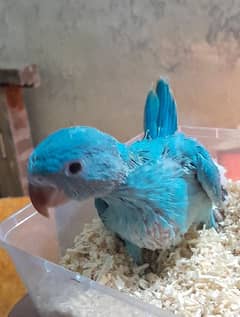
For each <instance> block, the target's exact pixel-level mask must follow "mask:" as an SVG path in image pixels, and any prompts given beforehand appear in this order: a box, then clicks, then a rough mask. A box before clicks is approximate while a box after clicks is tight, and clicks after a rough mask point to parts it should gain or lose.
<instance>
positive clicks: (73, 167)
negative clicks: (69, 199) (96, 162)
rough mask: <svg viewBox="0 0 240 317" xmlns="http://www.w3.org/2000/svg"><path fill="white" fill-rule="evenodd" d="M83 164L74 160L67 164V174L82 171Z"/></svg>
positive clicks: (75, 173)
mask: <svg viewBox="0 0 240 317" xmlns="http://www.w3.org/2000/svg"><path fill="white" fill-rule="evenodd" d="M81 170H82V165H81V163H80V162H72V163H70V164H69V165H68V166H67V170H66V172H67V174H68V175H77V174H79V173H80V172H81Z"/></svg>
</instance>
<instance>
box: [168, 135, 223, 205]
mask: <svg viewBox="0 0 240 317" xmlns="http://www.w3.org/2000/svg"><path fill="white" fill-rule="evenodd" d="M172 140H173V142H172V143H171V144H172V145H173V146H172V147H171V146H170V148H171V150H173V151H172V154H173V155H175V156H176V159H177V160H179V159H180V160H182V162H184V163H183V165H184V164H185V166H186V168H188V169H189V170H193V171H194V172H195V173H196V176H197V179H198V181H199V183H200V184H201V186H202V188H203V189H204V191H205V192H206V193H207V195H208V197H209V198H210V199H211V201H212V202H213V203H214V204H215V205H216V206H217V207H221V205H222V200H223V193H222V186H221V177H220V173H219V169H218V167H217V166H216V164H215V163H214V161H213V159H212V157H211V155H210V154H209V153H208V151H207V150H206V149H205V148H204V147H203V146H202V145H201V144H200V143H199V142H198V141H196V140H194V139H192V138H188V137H185V136H184V134H182V133H178V135H177V136H176V137H175V138H174V139H172Z"/></svg>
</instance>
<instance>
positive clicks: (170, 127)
mask: <svg viewBox="0 0 240 317" xmlns="http://www.w3.org/2000/svg"><path fill="white" fill-rule="evenodd" d="M156 92H157V96H158V99H159V103H160V107H159V113H158V118H157V126H158V128H159V132H158V136H167V135H172V134H174V133H175V132H176V131H177V128H178V125H177V107H176V102H175V99H174V96H173V93H172V91H171V88H170V87H169V84H168V83H167V81H165V80H163V79H160V80H159V81H158V82H157V87H156Z"/></svg>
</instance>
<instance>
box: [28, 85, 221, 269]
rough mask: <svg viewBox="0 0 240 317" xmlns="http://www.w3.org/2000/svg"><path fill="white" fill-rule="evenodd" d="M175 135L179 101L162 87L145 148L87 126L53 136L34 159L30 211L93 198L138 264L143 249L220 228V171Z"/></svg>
mask: <svg viewBox="0 0 240 317" xmlns="http://www.w3.org/2000/svg"><path fill="white" fill-rule="evenodd" d="M177 129H178V124H177V108H176V102H175V99H174V96H173V94H172V92H171V89H170V87H169V84H168V83H167V81H165V80H163V79H160V80H159V81H158V82H157V85H156V89H155V91H154V90H151V91H150V92H149V93H148V96H147V98H146V103H145V110H144V137H143V138H142V140H139V141H136V142H134V143H133V144H130V145H126V144H123V143H120V142H119V141H117V140H116V139H115V138H113V137H112V136H110V135H108V134H106V133H103V132H101V131H99V130H97V129H95V128H91V127H84V126H76V127H70V128H64V129H61V130H59V131H56V132H54V133H53V134H51V135H49V136H48V137H47V138H46V139H45V140H43V141H42V142H41V143H40V144H39V145H38V146H37V147H36V148H35V150H34V151H33V153H32V154H31V156H30V158H29V164H28V178H29V194H30V197H31V200H32V203H33V205H34V206H35V208H36V209H37V210H38V211H39V212H40V213H41V214H43V215H47V210H48V208H49V207H51V206H57V205H59V204H62V203H64V202H66V201H68V200H70V199H74V200H79V201H80V200H85V199H88V198H94V199H95V206H96V209H97V211H98V214H99V217H100V218H101V220H102V222H103V223H104V225H105V226H106V227H107V228H108V229H109V230H111V231H112V232H114V233H115V234H116V235H117V236H119V237H120V238H121V239H122V240H123V241H124V242H125V246H126V249H127V251H128V253H129V254H130V255H131V256H132V257H133V259H134V261H135V262H136V263H138V264H140V263H142V261H143V257H142V255H143V254H142V251H143V249H148V250H158V249H167V248H169V247H171V246H174V245H176V244H178V243H179V242H180V241H181V239H182V238H183V235H184V234H185V233H186V232H187V231H188V230H189V228H190V227H191V226H192V225H193V224H196V225H198V224H206V225H207V226H209V227H212V226H214V227H215V228H216V227H217V222H216V219H215V214H214V208H218V209H221V208H222V205H223V190H222V187H221V181H220V174H219V170H218V168H217V166H216V165H215V163H214V161H213V160H212V158H211V156H210V154H209V153H208V152H207V150H206V149H205V148H204V147H203V146H202V145H201V144H199V143H198V142H197V141H196V140H194V139H192V138H189V137H187V136H185V135H184V134H183V133H180V132H178V131H177Z"/></svg>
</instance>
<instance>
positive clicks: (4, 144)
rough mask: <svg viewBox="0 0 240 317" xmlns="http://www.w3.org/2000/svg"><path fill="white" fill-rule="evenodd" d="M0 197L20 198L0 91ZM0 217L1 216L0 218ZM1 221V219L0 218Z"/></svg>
mask: <svg viewBox="0 0 240 317" xmlns="http://www.w3.org/2000/svg"><path fill="white" fill-rule="evenodd" d="M0 138H1V140H0V142H1V144H0V175H1V178H0V197H7V196H10V195H11V196H21V194H22V189H21V184H20V181H19V173H18V166H17V158H16V153H15V150H14V142H13V136H12V133H11V129H10V124H9V118H8V112H7V105H6V100H5V97H4V94H3V93H2V91H1V90H0ZM0 217H1V216H0ZM0 219H1V218H0Z"/></svg>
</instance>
